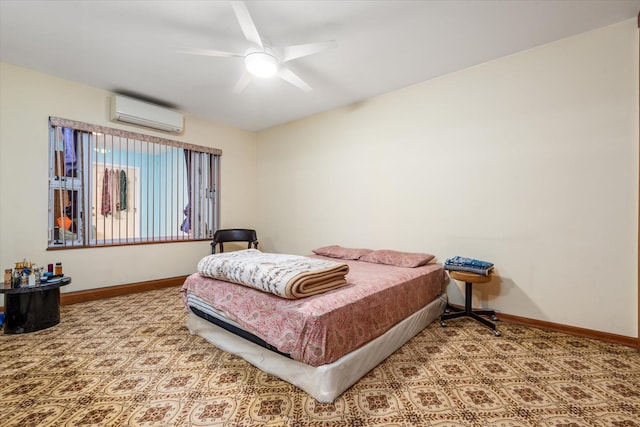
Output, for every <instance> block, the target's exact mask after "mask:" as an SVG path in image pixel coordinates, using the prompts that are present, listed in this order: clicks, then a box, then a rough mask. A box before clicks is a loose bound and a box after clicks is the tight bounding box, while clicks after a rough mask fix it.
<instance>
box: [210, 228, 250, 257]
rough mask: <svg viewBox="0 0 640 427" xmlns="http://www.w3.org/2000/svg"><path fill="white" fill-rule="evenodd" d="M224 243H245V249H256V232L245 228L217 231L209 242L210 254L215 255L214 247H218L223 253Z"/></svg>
mask: <svg viewBox="0 0 640 427" xmlns="http://www.w3.org/2000/svg"><path fill="white" fill-rule="evenodd" d="M224 242H247V243H248V245H247V249H251V246H253V248H254V249H258V235H257V234H256V230H251V229H247V228H229V229H225V230H217V231H216V232H215V233H214V234H213V241H212V242H211V253H212V254H215V253H216V246H217V245H220V252H224V245H223V243H224Z"/></svg>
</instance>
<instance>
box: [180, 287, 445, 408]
mask: <svg viewBox="0 0 640 427" xmlns="http://www.w3.org/2000/svg"><path fill="white" fill-rule="evenodd" d="M446 304H447V295H446V294H443V295H440V296H439V297H438V298H436V299H435V300H434V301H432V302H431V303H430V304H428V305H427V306H425V307H424V308H422V309H421V310H419V311H417V312H415V313H414V314H412V315H411V316H409V317H407V318H406V319H404V320H402V321H401V322H400V323H398V324H397V325H396V326H394V327H393V328H391V329H390V330H389V331H387V332H385V333H384V334H383V335H381V336H379V337H378V338H376V339H374V340H372V341H370V342H369V343H367V344H365V345H363V346H362V347H360V348H358V349H356V350H354V351H352V352H351V353H348V354H346V355H344V356H342V357H341V358H340V359H338V360H336V361H335V362H333V363H329V364H326V365H320V366H317V367H313V366H310V365H306V364H304V363H301V362H298V361H295V360H293V359H289V358H287V357H285V356H282V355H280V354H277V353H274V352H272V351H270V350H267V349H265V348H262V347H260V346H258V345H257V344H253V343H252V342H250V341H247V340H245V339H244V338H241V337H238V336H237V335H234V334H232V333H231V332H228V331H226V330H225V329H223V328H221V327H219V326H216V325H214V324H212V323H210V322H207V321H206V320H204V319H202V318H200V317H198V316H196V315H195V314H193V313H191V312H189V313H188V314H187V321H186V326H187V329H188V330H189V332H190V333H191V334H194V335H199V336H201V337H203V338H204V339H206V340H207V341H208V342H210V343H211V344H213V345H215V346H216V347H218V348H219V349H221V350H224V351H226V352H229V353H232V354H235V355H236V356H238V357H241V358H243V359H244V360H246V361H247V362H249V363H251V364H252V365H254V366H255V367H257V368H258V369H260V370H262V371H264V372H267V373H269V374H271V375H274V376H276V377H278V378H280V379H282V380H284V381H287V382H289V383H291V384H293V385H295V386H297V387H299V388H301V389H302V390H304V391H305V392H306V393H307V394H309V395H310V396H311V397H313V398H314V399H316V400H317V401H318V402H323V403H330V402H333V401H334V400H335V399H336V398H337V397H338V396H340V395H341V394H342V393H343V392H344V391H346V390H347V389H348V388H349V387H351V386H352V385H353V384H355V383H356V382H357V381H358V380H359V379H360V378H362V377H363V376H364V375H366V374H367V372H369V371H370V370H371V369H373V368H375V367H376V366H378V364H380V363H381V362H382V361H383V360H385V359H386V358H387V357H389V356H390V355H391V354H392V353H393V352H395V351H396V350H397V349H398V348H400V347H402V346H403V345H404V344H405V343H406V342H407V341H409V340H410V339H411V338H413V337H414V336H415V335H416V334H418V333H419V332H420V331H422V330H423V329H424V328H425V327H426V326H427V325H429V324H430V323H431V322H433V321H434V320H435V319H437V318H438V317H439V316H440V315H441V314H442V313H443V312H444V308H445V306H446Z"/></svg>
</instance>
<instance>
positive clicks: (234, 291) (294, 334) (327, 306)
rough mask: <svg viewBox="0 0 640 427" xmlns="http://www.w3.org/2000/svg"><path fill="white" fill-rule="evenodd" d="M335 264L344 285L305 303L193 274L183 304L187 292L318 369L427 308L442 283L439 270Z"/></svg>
mask: <svg viewBox="0 0 640 427" xmlns="http://www.w3.org/2000/svg"><path fill="white" fill-rule="evenodd" d="M313 257H314V258H321V259H329V260H332V258H325V257H321V256H315V255H314V256H313ZM340 261H341V262H345V263H346V264H348V265H349V274H348V275H347V282H348V284H347V285H346V286H343V287H342V288H340V289H336V290H333V291H329V292H326V293H323V294H319V295H313V296H310V297H307V298H302V299H298V300H289V299H284V298H280V297H278V296H275V295H273V294H269V293H265V292H261V291H258V290H254V289H249V288H247V287H245V286H241V285H236V284H234V283H230V282H223V281H220V280H215V279H210V278H207V277H204V276H201V275H200V274H199V273H194V274H192V275H191V276H189V277H188V278H187V280H186V281H185V283H184V285H183V287H182V292H183V299H184V301H185V305H186V293H187V292H192V293H194V294H195V295H197V296H199V297H200V298H202V299H203V300H205V301H207V302H209V303H210V304H211V305H212V306H213V307H215V308H216V309H218V310H219V311H222V312H223V313H225V314H226V315H227V316H228V317H229V318H230V319H233V320H234V321H235V322H237V323H238V324H239V325H241V326H242V328H243V329H245V330H246V331H248V332H251V333H252V334H254V335H256V336H257V337H259V338H262V339H263V340H264V341H266V342H268V343H269V344H271V345H273V346H275V347H276V348H278V350H280V351H281V352H283V353H287V354H289V355H290V356H291V357H292V358H293V359H294V360H298V361H300V362H303V363H306V364H308V365H311V366H319V365H323V364H326V363H331V362H334V361H335V360H337V359H339V358H340V357H342V356H343V355H345V354H347V353H349V352H351V351H353V350H355V349H356V348H358V347H360V346H362V345H363V344H366V343H367V342H369V341H370V340H372V339H374V338H376V337H378V336H380V335H382V334H383V333H384V332H386V331H387V330H389V329H390V328H391V327H393V326H394V325H395V324H396V323H398V322H399V321H400V320H402V319H404V318H406V317H408V316H410V315H411V314H413V313H414V312H416V311H417V310H419V309H420V308H422V307H424V306H425V305H427V304H429V303H430V302H431V301H433V300H434V299H435V298H437V297H438V296H439V295H440V294H441V292H442V285H443V283H444V281H445V273H444V270H443V268H442V266H441V265H439V264H427V265H425V266H422V267H417V268H404V267H394V266H390V265H383V264H374V263H368V262H363V261H350V260H340Z"/></svg>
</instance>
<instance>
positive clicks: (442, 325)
mask: <svg viewBox="0 0 640 427" xmlns="http://www.w3.org/2000/svg"><path fill="white" fill-rule="evenodd" d="M440 326H441V327H443V328H446V327H447V322H445V321H444V320H441V321H440Z"/></svg>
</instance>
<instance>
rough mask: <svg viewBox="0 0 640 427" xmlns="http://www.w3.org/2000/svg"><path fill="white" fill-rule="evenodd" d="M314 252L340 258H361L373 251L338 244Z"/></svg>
mask: <svg viewBox="0 0 640 427" xmlns="http://www.w3.org/2000/svg"><path fill="white" fill-rule="evenodd" d="M312 252H313V253H314V254H317V255H322V256H328V257H331V258H340V259H359V258H360V257H361V256H363V255H366V254H368V253H369V252H373V251H372V250H371V249H351V248H343V247H342V246H338V245H331V246H323V247H321V248H318V249H314V250H313V251H312Z"/></svg>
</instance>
